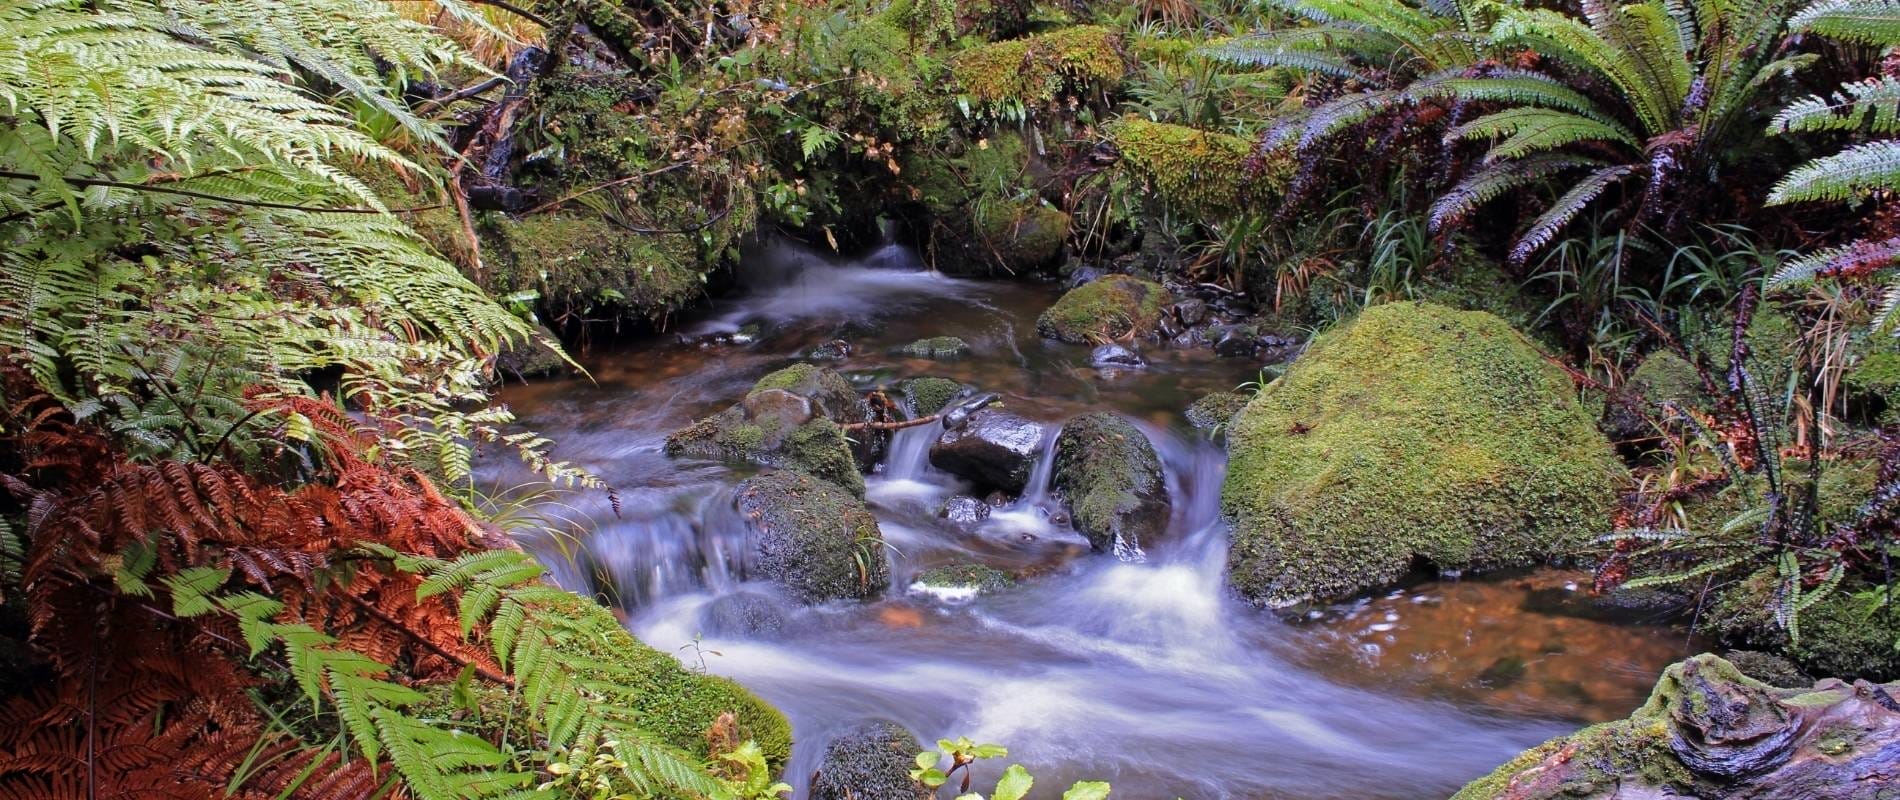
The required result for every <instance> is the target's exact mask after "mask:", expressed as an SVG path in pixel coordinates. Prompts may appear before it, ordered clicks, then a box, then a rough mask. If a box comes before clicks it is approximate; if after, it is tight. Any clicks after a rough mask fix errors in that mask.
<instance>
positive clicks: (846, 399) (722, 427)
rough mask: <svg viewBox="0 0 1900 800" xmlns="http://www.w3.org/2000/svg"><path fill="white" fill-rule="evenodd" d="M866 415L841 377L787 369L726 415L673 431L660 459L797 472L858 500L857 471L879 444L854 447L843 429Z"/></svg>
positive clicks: (861, 442) (807, 368)
mask: <svg viewBox="0 0 1900 800" xmlns="http://www.w3.org/2000/svg"><path fill="white" fill-rule="evenodd" d="M869 416H870V411H869V409H868V407H867V406H866V405H865V404H864V400H863V399H862V398H861V397H859V395H858V392H857V390H856V389H853V388H852V387H851V382H850V381H847V380H845V379H844V377H843V376H840V375H839V374H838V373H836V372H833V371H832V370H829V369H825V368H822V367H817V366H813V365H811V364H793V365H792V366H789V367H786V368H784V369H781V370H779V371H777V372H773V373H771V374H769V375H766V376H765V377H763V378H760V379H759V382H758V383H756V384H754V385H753V387H752V390H751V391H749V392H747V393H746V396H745V398H744V399H743V400H741V401H740V402H738V403H737V404H734V405H733V406H731V407H730V408H727V409H726V410H724V411H721V412H719V413H717V414H714V415H712V416H710V417H706V418H704V419H701V420H699V421H697V422H694V423H693V424H692V425H689V426H687V427H685V428H682V429H680V430H677V431H674V432H673V433H672V435H670V436H668V437H667V439H666V453H667V455H670V456H673V457H675V458H678V457H683V456H684V457H697V458H709V459H718V460H723V461H732V462H743V463H752V464H760V465H764V466H770V467H781V468H786V469H798V470H803V471H805V472H808V473H810V474H812V475H816V476H818V477H821V478H824V479H825V480H828V481H831V482H833V483H836V484H838V485H839V486H842V487H845V488H846V489H849V490H851V491H852V492H853V493H854V494H859V495H862V494H863V493H864V475H863V467H864V466H865V465H868V464H873V463H875V462H876V459H877V455H878V454H877V451H876V449H875V447H876V445H877V444H879V443H880V442H881V440H880V439H879V438H878V437H875V436H860V437H857V440H856V441H853V440H852V439H851V437H847V436H846V435H845V431H844V428H843V427H842V426H843V425H848V424H851V423H858V422H864V421H865V420H867V419H868V418H869Z"/></svg>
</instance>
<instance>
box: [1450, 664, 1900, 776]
mask: <svg viewBox="0 0 1900 800" xmlns="http://www.w3.org/2000/svg"><path fill="white" fill-rule="evenodd" d="M1895 691H1900V684H1888V685H1886V686H1884V687H1883V686H1875V685H1873V684H1869V683H1855V684H1852V685H1850V684H1846V683H1843V682H1841V681H1839V680H1835V679H1828V680H1823V681H1821V682H1819V683H1817V684H1814V686H1813V687H1811V688H1778V687H1773V686H1769V685H1767V684H1764V683H1762V682H1760V681H1757V680H1754V679H1753V678H1749V677H1747V676H1746V675H1743V674H1742V672H1741V671H1740V670H1738V669H1737V668H1736V667H1735V665H1733V664H1730V663H1729V662H1727V661H1724V660H1722V659H1720V658H1718V657H1716V656H1713V655H1701V656H1696V657H1695V658H1692V659H1689V660H1688V661H1684V662H1682V663H1680V664H1676V665H1674V666H1671V667H1670V668H1669V669H1667V670H1665V671H1664V672H1663V676H1662V679H1661V680H1659V681H1658V682H1657V684H1656V689H1655V691H1654V692H1652V693H1651V694H1650V696H1649V700H1648V701H1647V702H1645V703H1644V704H1643V706H1642V707H1641V708H1638V709H1637V710H1636V712H1635V713H1633V714H1631V715H1630V716H1629V718H1628V719H1623V720H1618V721H1615V722H1608V723H1604V724H1601V725H1594V726H1591V727H1588V728H1585V729H1583V730H1582V731H1579V732H1577V733H1575V734H1572V735H1570V736H1566V737H1563V738H1560V739H1554V740H1551V741H1549V742H1546V743H1544V744H1542V745H1539V746H1537V747H1535V748H1532V749H1530V750H1527V751H1525V752H1524V753H1523V754H1522V755H1519V756H1518V757H1517V758H1516V759H1513V760H1512V761H1511V762H1510V763H1507V764H1505V765H1504V766H1502V767H1499V768H1498V769H1497V770H1496V771H1494V772H1492V773H1491V774H1490V775H1487V776H1485V777H1483V778H1480V779H1478V780H1476V781H1474V782H1472V783H1471V784H1470V785H1468V786H1466V787H1465V788H1464V789H1463V790H1462V791H1460V792H1459V793H1458V794H1456V795H1454V797H1453V800H1555V799H1556V798H1623V797H1627V798H1664V797H1710V798H1714V797H1723V798H1807V797H1814V798H1822V797H1827V798H1869V800H1871V799H1872V798H1878V797H1890V796H1892V795H1893V793H1894V791H1895V789H1896V786H1900V709H1896V708H1895V707H1894V704H1893V701H1892V699H1891V697H1890V695H1891V694H1892V693H1893V692H1895ZM1883 699H1884V702H1883Z"/></svg>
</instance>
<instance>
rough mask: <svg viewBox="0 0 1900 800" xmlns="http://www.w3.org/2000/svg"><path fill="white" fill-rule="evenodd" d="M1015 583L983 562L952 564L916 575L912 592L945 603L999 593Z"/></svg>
mask: <svg viewBox="0 0 1900 800" xmlns="http://www.w3.org/2000/svg"><path fill="white" fill-rule="evenodd" d="M1014 585H1016V579H1015V578H1012V577H1010V576H1009V573H1007V572H1003V571H1002V570H998V569H992V568H990V567H986V566H983V565H982V564H954V565H950V566H943V567H932V568H931V569H927V570H924V571H923V572H920V573H918V574H917V578H916V579H915V580H913V581H911V585H910V588H911V591H912V592H917V593H921V594H927V595H931V596H933V597H936V598H937V599H939V600H944V601H948V602H952V603H955V602H963V601H967V600H971V599H973V598H975V597H976V596H977V595H982V594H989V593H992V592H999V591H1002V590H1004V589H1008V588H1009V587H1011V586H1014Z"/></svg>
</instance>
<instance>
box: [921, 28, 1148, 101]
mask: <svg viewBox="0 0 1900 800" xmlns="http://www.w3.org/2000/svg"><path fill="white" fill-rule="evenodd" d="M950 70H951V73H952V74H953V75H954V76H955V78H956V82H957V86H958V88H960V89H962V97H963V98H964V100H965V101H966V102H968V103H969V105H970V107H971V111H972V112H973V113H978V114H984V113H995V112H1004V111H1009V110H1011V109H1018V110H1020V109H1035V108H1038V107H1041V106H1046V105H1048V104H1050V103H1052V102H1054V101H1055V100H1057V99H1058V98H1060V97H1063V96H1069V95H1082V94H1086V93H1089V92H1090V91H1091V90H1102V89H1112V88H1114V87H1115V85H1116V84H1119V83H1120V82H1121V79H1122V76H1123V75H1124V74H1126V72H1127V65H1126V64H1125V63H1124V56H1123V55H1122V49H1121V39H1120V37H1118V36H1116V35H1115V33H1114V32H1113V31H1110V30H1108V29H1107V28H1101V27H1097V26H1094V25H1078V26H1075V27H1070V28H1062V29H1059V30H1054V31H1050V32H1048V33H1042V34H1037V35H1034V36H1026V37H1023V38H1021V39H1009V40H1006V41H1001V42H995V43H992V44H986V45H980V46H977V47H972V48H970V49H968V50H964V51H963V52H961V53H958V54H957V55H956V57H954V58H952V59H951V61H950Z"/></svg>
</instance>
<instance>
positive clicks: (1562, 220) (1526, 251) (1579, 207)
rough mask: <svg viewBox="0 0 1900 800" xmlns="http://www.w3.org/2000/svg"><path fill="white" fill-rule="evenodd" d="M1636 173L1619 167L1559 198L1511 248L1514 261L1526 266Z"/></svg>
mask: <svg viewBox="0 0 1900 800" xmlns="http://www.w3.org/2000/svg"><path fill="white" fill-rule="evenodd" d="M1635 171H1636V168H1635V167H1634V166H1631V165H1628V164H1618V165H1614V166H1609V167H1604V168H1603V169H1599V170H1597V171H1596V172H1593V173H1591V174H1589V175H1588V176H1586V177H1584V179H1583V180H1582V181H1579V182H1578V183H1577V185H1576V186H1573V187H1571V188H1570V190H1569V191H1566V192H1564V193H1563V195H1561V196H1559V197H1558V198H1557V200H1556V202H1553V203H1551V206H1550V208H1549V209H1546V210H1545V211H1544V213H1542V214H1540V215H1538V217H1537V219H1534V220H1532V221H1531V224H1530V227H1529V228H1526V229H1525V231H1524V233H1523V235H1521V236H1519V237H1518V239H1517V243H1516V244H1514V245H1512V246H1511V260H1512V261H1513V262H1514V263H1518V264H1522V263H1524V262H1525V261H1526V260H1528V259H1529V258H1530V257H1531V255H1532V254H1533V253H1536V252H1537V251H1538V250H1541V249H1543V247H1544V245H1546V244H1549V243H1550V240H1551V239H1553V238H1555V237H1556V236H1557V232H1558V231H1560V230H1563V227H1564V226H1565V225H1568V224H1570V221H1571V220H1573V219H1575V218H1576V216H1577V215H1578V214H1580V213H1583V209H1584V208H1585V207H1587V206H1588V205H1590V202H1591V201H1592V200H1595V199H1596V198H1597V196H1598V195H1601V194H1603V193H1604V192H1605V191H1607V190H1608V189H1609V188H1610V187H1611V186H1613V185H1615V184H1616V183H1617V182H1618V181H1621V180H1623V179H1624V178H1627V177H1629V176H1630V175H1631V174H1632V173H1634V172H1635Z"/></svg>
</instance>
